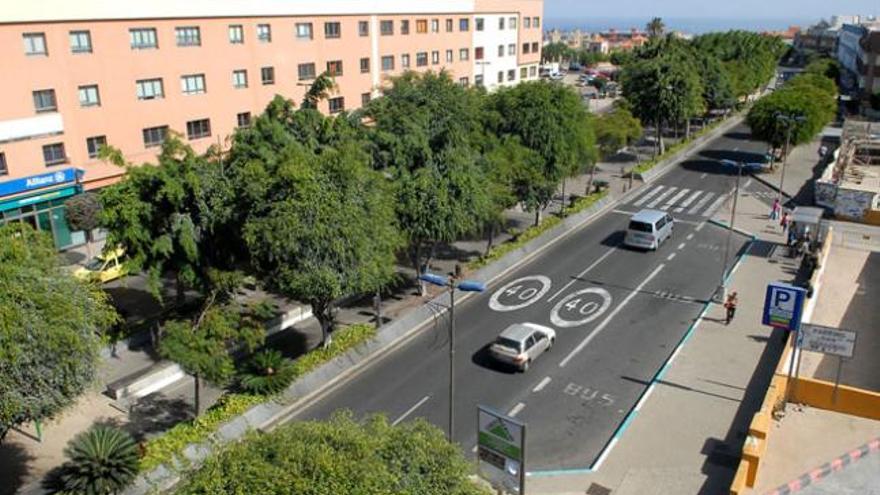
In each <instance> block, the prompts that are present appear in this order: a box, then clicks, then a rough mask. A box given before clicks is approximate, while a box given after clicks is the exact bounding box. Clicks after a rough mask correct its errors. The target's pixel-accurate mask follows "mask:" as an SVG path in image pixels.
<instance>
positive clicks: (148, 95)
mask: <svg viewBox="0 0 880 495" xmlns="http://www.w3.org/2000/svg"><path fill="white" fill-rule="evenodd" d="M136 86H137V99H138V100H155V99H158V98H165V89H164V88H163V87H162V79H161V78H156V79H141V80H140V81H137V83H136Z"/></svg>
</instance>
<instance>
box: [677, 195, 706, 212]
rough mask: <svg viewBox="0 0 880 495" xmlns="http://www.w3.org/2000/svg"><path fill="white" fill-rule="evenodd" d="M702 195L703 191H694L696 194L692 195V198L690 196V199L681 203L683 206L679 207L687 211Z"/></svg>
mask: <svg viewBox="0 0 880 495" xmlns="http://www.w3.org/2000/svg"><path fill="white" fill-rule="evenodd" d="M701 194H703V191H694V193H693V194H691V195H690V196H688V198H687V199H686V200H684V201H682V202H681V205H679V207H680V208H681V209H682V210H683V209H685V208H687V207H688V206H690V205H691V203H693V202H694V201H696V200H697V198H699V197H700V195H701Z"/></svg>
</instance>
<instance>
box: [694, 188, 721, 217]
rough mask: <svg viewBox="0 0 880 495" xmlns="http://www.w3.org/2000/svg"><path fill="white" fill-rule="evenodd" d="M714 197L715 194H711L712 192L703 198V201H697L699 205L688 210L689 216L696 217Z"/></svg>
mask: <svg viewBox="0 0 880 495" xmlns="http://www.w3.org/2000/svg"><path fill="white" fill-rule="evenodd" d="M712 196H715V193H711V192H710V193H706V195H705V196H703V198H702V199H700V200H699V201H697V204H695V205H694V207H693V208H691V209H690V210H688V215H696V214H697V212H698V211H699V210H700V208H702V207H704V206H706V203H708V202H709V200H711V199H712Z"/></svg>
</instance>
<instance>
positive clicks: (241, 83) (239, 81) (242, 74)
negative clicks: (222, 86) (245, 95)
mask: <svg viewBox="0 0 880 495" xmlns="http://www.w3.org/2000/svg"><path fill="white" fill-rule="evenodd" d="M232 87H233V88H236V89H241V88H246V87H248V84H247V71H246V70H244V69H242V70H234V71H232Z"/></svg>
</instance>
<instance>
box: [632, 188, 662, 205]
mask: <svg viewBox="0 0 880 495" xmlns="http://www.w3.org/2000/svg"><path fill="white" fill-rule="evenodd" d="M665 187H666V186H657V187H655V188H653V189H651V190H650V191H648V193H647V194H645V195H644V196H642V197H641V198H640V199H639V200H638V201H636V202H635V203H633V206H642V205H643V204H644V203H645V201H648V200H649V199H651V197H652V196H654V195H655V194H657V193H658V192H660V191H662V190H663V188H665Z"/></svg>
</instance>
